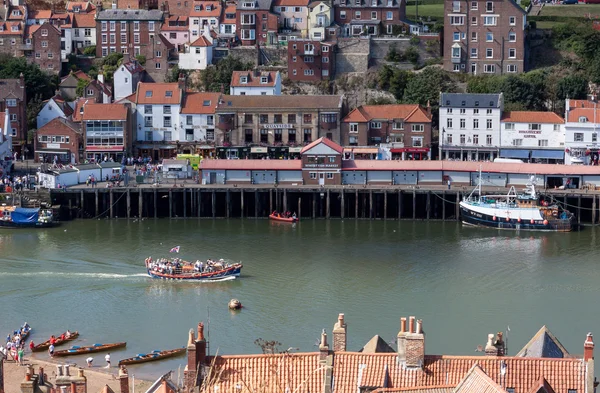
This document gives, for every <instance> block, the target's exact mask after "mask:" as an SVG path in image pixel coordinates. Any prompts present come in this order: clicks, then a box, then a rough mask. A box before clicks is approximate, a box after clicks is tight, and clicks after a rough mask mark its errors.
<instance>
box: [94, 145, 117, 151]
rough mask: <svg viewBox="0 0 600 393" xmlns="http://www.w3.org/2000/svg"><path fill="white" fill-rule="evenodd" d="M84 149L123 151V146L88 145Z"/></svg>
mask: <svg viewBox="0 0 600 393" xmlns="http://www.w3.org/2000/svg"><path fill="white" fill-rule="evenodd" d="M85 150H86V151H123V146H88V147H86V148H85Z"/></svg>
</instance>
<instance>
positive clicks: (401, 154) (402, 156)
mask: <svg viewBox="0 0 600 393" xmlns="http://www.w3.org/2000/svg"><path fill="white" fill-rule="evenodd" d="M390 152H391V153H392V160H402V161H406V160H408V161H421V160H428V159H429V148H427V147H402V148H395V149H390Z"/></svg>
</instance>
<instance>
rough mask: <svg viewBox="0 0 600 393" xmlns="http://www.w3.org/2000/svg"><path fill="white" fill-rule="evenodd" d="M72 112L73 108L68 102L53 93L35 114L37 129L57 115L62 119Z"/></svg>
mask: <svg viewBox="0 0 600 393" xmlns="http://www.w3.org/2000/svg"><path fill="white" fill-rule="evenodd" d="M72 114H73V108H72V107H71V105H69V103H67V102H66V101H65V100H63V99H62V97H61V96H60V95H58V94H57V95H55V96H54V97H52V98H50V99H49V100H47V101H46V102H45V103H44V106H43V107H42V109H41V110H40V112H39V113H38V115H37V129H38V130H39V129H40V128H42V127H43V126H44V125H46V124H47V123H49V122H50V121H51V120H53V119H56V118H57V117H62V118H63V119H67V118H69V117H70V116H71V115H72Z"/></svg>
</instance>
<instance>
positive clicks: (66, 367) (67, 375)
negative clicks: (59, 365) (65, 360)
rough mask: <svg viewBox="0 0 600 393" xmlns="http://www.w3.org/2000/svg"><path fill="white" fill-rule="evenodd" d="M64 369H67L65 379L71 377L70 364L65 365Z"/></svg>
mask: <svg viewBox="0 0 600 393" xmlns="http://www.w3.org/2000/svg"><path fill="white" fill-rule="evenodd" d="M63 367H64V368H65V377H70V376H71V374H70V372H69V368H70V366H69V365H68V364H65V365H64V366H63Z"/></svg>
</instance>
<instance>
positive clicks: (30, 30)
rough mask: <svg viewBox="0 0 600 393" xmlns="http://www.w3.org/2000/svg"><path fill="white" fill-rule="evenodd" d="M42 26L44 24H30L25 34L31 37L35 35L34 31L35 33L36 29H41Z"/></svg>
mask: <svg viewBox="0 0 600 393" xmlns="http://www.w3.org/2000/svg"><path fill="white" fill-rule="evenodd" d="M40 27H42V25H29V26H27V29H26V31H25V35H26V36H27V37H28V38H31V37H33V33H35V32H36V31H38V29H39V28H40Z"/></svg>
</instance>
